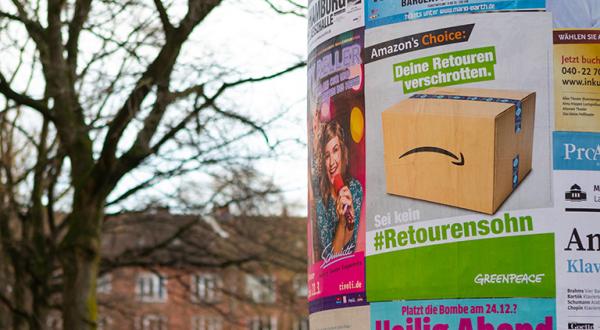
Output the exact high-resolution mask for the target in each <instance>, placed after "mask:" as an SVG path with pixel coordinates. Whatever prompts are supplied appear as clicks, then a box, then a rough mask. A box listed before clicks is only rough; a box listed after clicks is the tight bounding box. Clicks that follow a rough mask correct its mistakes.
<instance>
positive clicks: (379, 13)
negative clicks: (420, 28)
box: [365, 0, 546, 28]
mask: <svg viewBox="0 0 600 330" xmlns="http://www.w3.org/2000/svg"><path fill="white" fill-rule="evenodd" d="M545 7H546V0H367V1H366V10H365V23H366V27H367V28H372V27H376V26H381V25H386V24H392V23H398V22H404V21H410V20H414V19H421V18H428V17H435V16H443V15H451V14H463V13H478V12H489V11H499V10H534V9H540V10H543V9H545Z"/></svg>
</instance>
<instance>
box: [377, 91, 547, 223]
mask: <svg viewBox="0 0 600 330" xmlns="http://www.w3.org/2000/svg"><path fill="white" fill-rule="evenodd" d="M534 117H535V92H525V91H507V90H488V89H472V88H431V89H428V90H427V91H425V92H423V93H421V94H415V95H413V96H411V97H410V98H408V99H405V100H403V101H401V102H399V103H397V104H395V105H394V106H392V107H390V108H388V109H387V110H385V111H384V112H383V113H382V129H383V147H384V161H385V171H386V173H385V174H386V185H387V192H388V193H390V194H395V195H400V196H405V197H410V198H416V199H421V200H426V201H431V202H435V203H440V204H446V205H451V206H456V207H460V208H465V209H470V210H474V211H479V212H483V213H488V214H493V213H495V212H496V211H497V210H498V208H499V207H500V205H502V203H503V202H504V201H505V200H506V199H507V198H508V196H510V194H511V193H512V192H513V191H514V189H515V188H516V187H517V186H518V184H519V183H520V182H521V181H522V180H523V179H524V178H525V176H526V175H527V174H528V173H529V172H530V171H531V159H532V149H533V128H534Z"/></svg>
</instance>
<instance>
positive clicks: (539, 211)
mask: <svg viewBox="0 0 600 330" xmlns="http://www.w3.org/2000/svg"><path fill="white" fill-rule="evenodd" d="M524 31H526V33H524ZM551 32H552V18H551V15H550V14H549V13H546V12H518V13H505V12H498V13H482V14H477V15H453V16H441V17H434V18H429V19H427V20H414V21H409V22H403V23H397V24H390V25H384V26H379V27H374V28H370V29H366V31H365V81H366V82H367V83H366V85H365V97H366V100H365V102H366V103H365V106H366V108H367V109H368V111H367V112H366V132H367V133H368V134H367V135H366V144H367V150H366V159H367V160H368V162H367V169H368V171H367V174H366V189H367V191H368V194H367V199H366V206H367V214H366V226H367V233H366V254H367V259H366V260H367V261H366V264H367V296H368V297H369V301H382V300H398V299H438V298H442V299H449V298H483V297H499V298H504V297H506V298H510V297H527V298H552V299H553V298H554V297H555V263H554V257H555V256H554V251H555V250H554V234H553V227H552V226H553V223H554V221H555V220H556V219H555V215H554V212H553V198H552V190H551V189H549V187H550V186H551V184H552V162H551V149H552V148H551V133H552V117H553V115H552V105H553V97H552V94H551V89H550V88H551V86H550V84H549V82H550V81H551V72H552V64H551V62H552V60H551V59H552V39H551V34H552V33H551ZM542 321H543V320H542Z"/></svg>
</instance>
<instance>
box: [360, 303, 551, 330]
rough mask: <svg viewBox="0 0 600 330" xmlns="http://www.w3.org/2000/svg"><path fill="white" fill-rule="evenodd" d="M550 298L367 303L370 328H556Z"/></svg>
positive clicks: (467, 329)
mask: <svg viewBox="0 0 600 330" xmlns="http://www.w3.org/2000/svg"><path fill="white" fill-rule="evenodd" d="M555 306H556V300H555V299H553V298H539V299H538V298H536V299H525V298H510V299H446V300H416V301H394V302H379V303H372V304H371V329H373V330H425V329H427V330H513V329H535V330H555V329H556V307H555Z"/></svg>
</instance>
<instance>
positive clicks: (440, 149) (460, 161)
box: [398, 147, 465, 166]
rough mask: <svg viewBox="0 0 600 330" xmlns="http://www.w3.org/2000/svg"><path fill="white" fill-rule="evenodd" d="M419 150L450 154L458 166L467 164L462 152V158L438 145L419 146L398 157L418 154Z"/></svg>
mask: <svg viewBox="0 0 600 330" xmlns="http://www.w3.org/2000/svg"><path fill="white" fill-rule="evenodd" d="M418 152H435V153H438V154H442V155H446V156H450V157H452V158H453V159H456V161H455V162H452V164H454V165H457V166H463V165H465V157H464V156H463V154H462V152H461V153H460V159H459V158H458V156H456V155H455V154H453V153H451V152H450V151H448V150H446V149H442V148H438V147H418V148H414V149H412V150H409V151H407V152H405V153H404V154H403V155H402V156H400V157H398V159H400V158H402V157H405V156H408V155H410V154H416V153H418Z"/></svg>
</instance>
